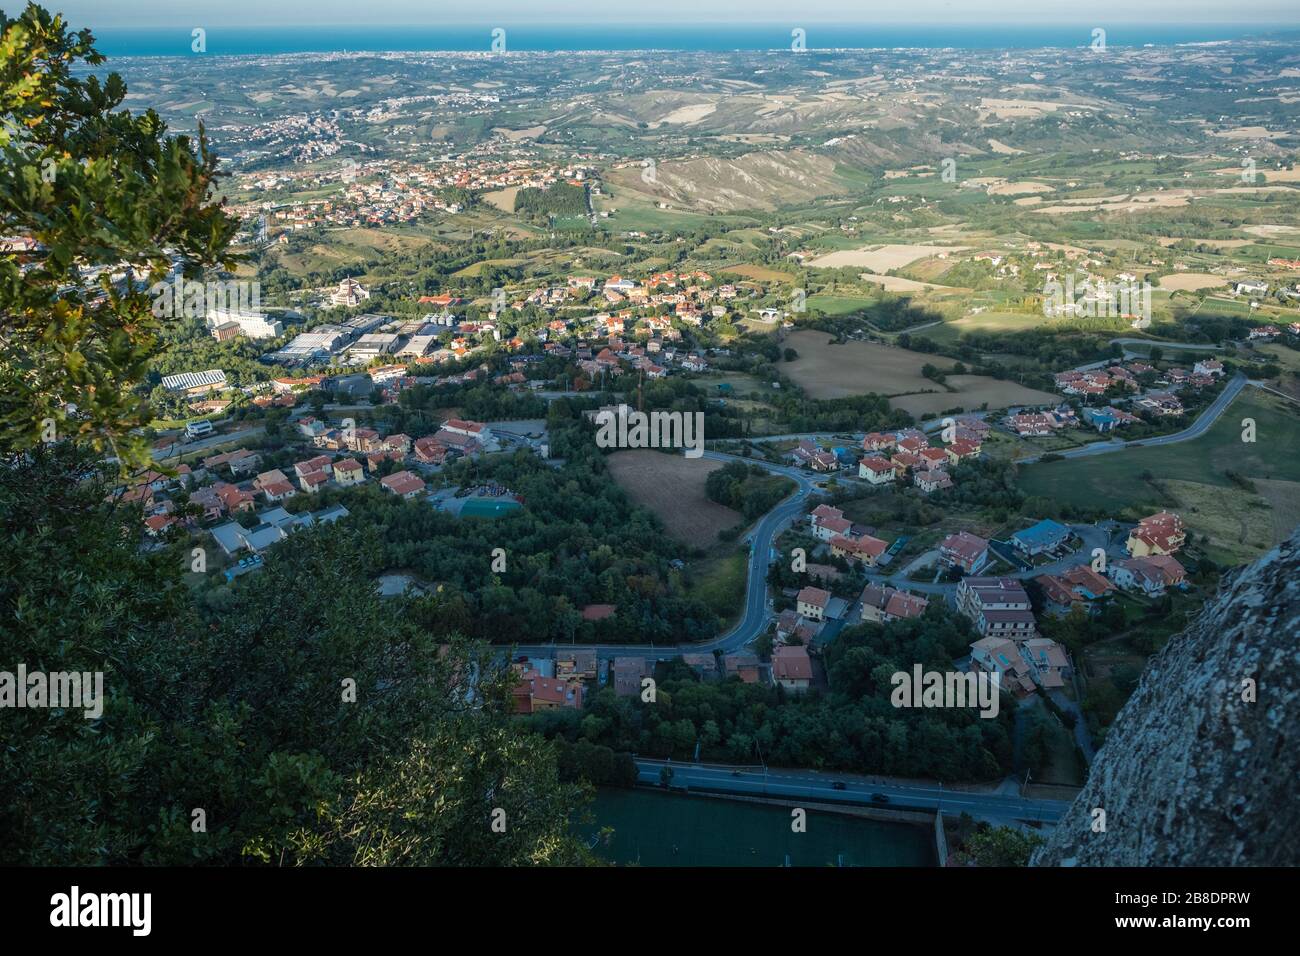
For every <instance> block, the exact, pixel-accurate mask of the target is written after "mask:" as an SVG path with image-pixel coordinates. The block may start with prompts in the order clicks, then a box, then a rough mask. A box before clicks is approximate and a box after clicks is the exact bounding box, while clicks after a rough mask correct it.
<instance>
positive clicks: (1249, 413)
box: [1020, 390, 1300, 510]
mask: <svg viewBox="0 0 1300 956" xmlns="http://www.w3.org/2000/svg"><path fill="white" fill-rule="evenodd" d="M1245 418H1253V419H1254V420H1255V428H1256V441H1255V442H1254V443H1253V444H1250V443H1246V442H1243V441H1242V440H1241V436H1242V424H1241V423H1242V420H1243V419H1245ZM1296 448H1300V416H1297V415H1296V411H1295V406H1293V405H1288V404H1286V403H1284V402H1283V401H1281V400H1280V399H1278V400H1275V399H1273V398H1271V397H1264V396H1262V395H1260V394H1259V393H1258V392H1255V391H1253V390H1248V391H1244V392H1242V394H1241V395H1239V396H1238V397H1237V399H1236V401H1234V402H1233V403H1232V405H1230V406H1229V407H1228V409H1227V411H1225V412H1224V413H1223V415H1222V417H1220V418H1219V420H1218V421H1217V422H1215V423H1214V425H1213V426H1212V427H1211V428H1210V430H1209V431H1208V432H1207V433H1206V434H1204V435H1202V436H1201V437H1199V438H1195V439H1193V440H1191V441H1187V442H1180V443H1178V444H1176V445H1163V446H1156V447H1153V448H1142V447H1139V448H1131V449H1126V450H1123V451H1117V452H1113V453H1111V454H1105V455H1098V456H1097V457H1095V458H1084V459H1076V460H1065V461H1053V462H1045V463H1041V462H1040V463H1037V464H1033V465H1028V466H1026V467H1025V468H1024V469H1023V470H1022V472H1021V475H1020V486H1021V488H1022V489H1024V491H1025V492H1026V493H1027V494H1030V495H1041V496H1043V497H1045V498H1049V499H1051V500H1054V501H1059V502H1061V503H1062V504H1070V505H1075V506H1078V507H1085V508H1087V507H1092V508H1097V507H1106V508H1111V509H1114V510H1119V509H1122V508H1124V507H1135V508H1136V507H1151V506H1161V505H1163V504H1166V503H1167V502H1166V501H1164V500H1162V499H1163V496H1162V494H1161V492H1160V491H1159V489H1157V488H1156V487H1155V486H1153V485H1152V484H1151V483H1150V482H1147V481H1145V480H1143V478H1142V477H1141V476H1142V474H1143V473H1144V472H1150V473H1151V474H1152V475H1154V476H1155V477H1157V478H1170V479H1178V480H1181V481H1192V482H1201V483H1203V484H1207V485H1218V486H1224V487H1231V486H1232V482H1231V481H1230V480H1229V479H1228V477H1227V475H1226V474H1225V472H1227V471H1235V472H1237V473H1238V474H1241V475H1244V476H1246V477H1247V478H1252V479H1254V478H1260V479H1273V480H1283V481H1300V458H1298V457H1297V456H1296V455H1295V454H1294V453H1293V449H1296Z"/></svg>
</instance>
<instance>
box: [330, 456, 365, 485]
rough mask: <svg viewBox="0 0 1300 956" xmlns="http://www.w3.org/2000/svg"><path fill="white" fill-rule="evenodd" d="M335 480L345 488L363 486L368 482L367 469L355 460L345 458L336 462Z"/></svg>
mask: <svg viewBox="0 0 1300 956" xmlns="http://www.w3.org/2000/svg"><path fill="white" fill-rule="evenodd" d="M334 480H335V481H337V482H338V483H339V484H340V485H342V486H343V487H344V488H348V487H351V486H352V485H359V484H362V483H363V482H364V481H365V480H366V469H365V467H364V466H362V464H361V462H359V461H357V460H356V459H355V458H344V459H342V460H341V461H336V462H334Z"/></svg>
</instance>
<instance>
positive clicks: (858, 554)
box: [830, 534, 889, 568]
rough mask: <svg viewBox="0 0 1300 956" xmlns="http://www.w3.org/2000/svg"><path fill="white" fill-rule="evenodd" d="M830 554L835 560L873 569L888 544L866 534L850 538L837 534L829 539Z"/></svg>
mask: <svg viewBox="0 0 1300 956" xmlns="http://www.w3.org/2000/svg"><path fill="white" fill-rule="evenodd" d="M830 543H831V554H833V555H835V557H837V558H847V559H848V560H850V561H858V562H860V563H862V564H865V565H866V566H867V567H869V568H874V567H875V566H876V562H877V561H878V560H879V559H880V556H881V555H882V554H884V553H885V551H886V550H888V548H889V543H888V542H886V541H881V540H880V539H879V538H873V537H871V535H869V534H866V535H862V536H861V537H856V538H850V537H847V536H845V535H842V534H837V535H835V537H833V538H831V542H830Z"/></svg>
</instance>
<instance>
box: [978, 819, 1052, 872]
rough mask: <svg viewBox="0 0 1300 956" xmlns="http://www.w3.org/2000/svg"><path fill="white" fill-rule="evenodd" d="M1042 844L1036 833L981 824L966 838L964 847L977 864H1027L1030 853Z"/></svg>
mask: <svg viewBox="0 0 1300 956" xmlns="http://www.w3.org/2000/svg"><path fill="white" fill-rule="evenodd" d="M1042 844H1043V838H1042V837H1040V836H1039V835H1038V834H1036V833H1022V832H1021V831H1019V830H1015V829H1012V828H1011V827H991V826H989V825H987V824H981V825H980V826H979V827H978V828H977V829H976V830H975V832H974V833H972V834H971V835H970V836H969V837H967V838H966V843H965V849H966V851H967V852H968V853H970V855H971V858H972V859H973V860H974V861H975V863H976V864H977V865H979V866H1028V865H1029V857H1030V855H1031V854H1032V853H1033V852H1034V849H1035V848H1036V847H1039V846H1041V845H1042Z"/></svg>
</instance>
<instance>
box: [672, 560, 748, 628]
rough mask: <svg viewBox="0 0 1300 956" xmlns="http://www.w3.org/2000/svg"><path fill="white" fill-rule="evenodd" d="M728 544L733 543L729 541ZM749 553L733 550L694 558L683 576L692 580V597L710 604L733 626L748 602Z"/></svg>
mask: <svg viewBox="0 0 1300 956" xmlns="http://www.w3.org/2000/svg"><path fill="white" fill-rule="evenodd" d="M726 547H734V545H727V546H726ZM748 567H749V565H748V554H747V553H746V552H744V551H733V552H732V553H730V554H726V555H724V556H722V557H710V558H703V559H701V560H699V561H693V562H691V564H690V566H689V567H688V569H687V572H688V573H684V574H683V578H684V580H686V581H689V582H690V587H689V592H690V595H691V597H693V598H698V599H699V600H701V601H703V602H704V603H705V604H707V605H708V607H709V610H710V611H712V612H713V613H714V614H716V615H718V617H720V618H722V620H723V622H724V624H725V626H730V625H731V623H732V622H733V621H735V620H736V619H737V618H738V617H739V616H740V612H741V610H742V609H743V608H744V605H745V573H746V571H747V570H748Z"/></svg>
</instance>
